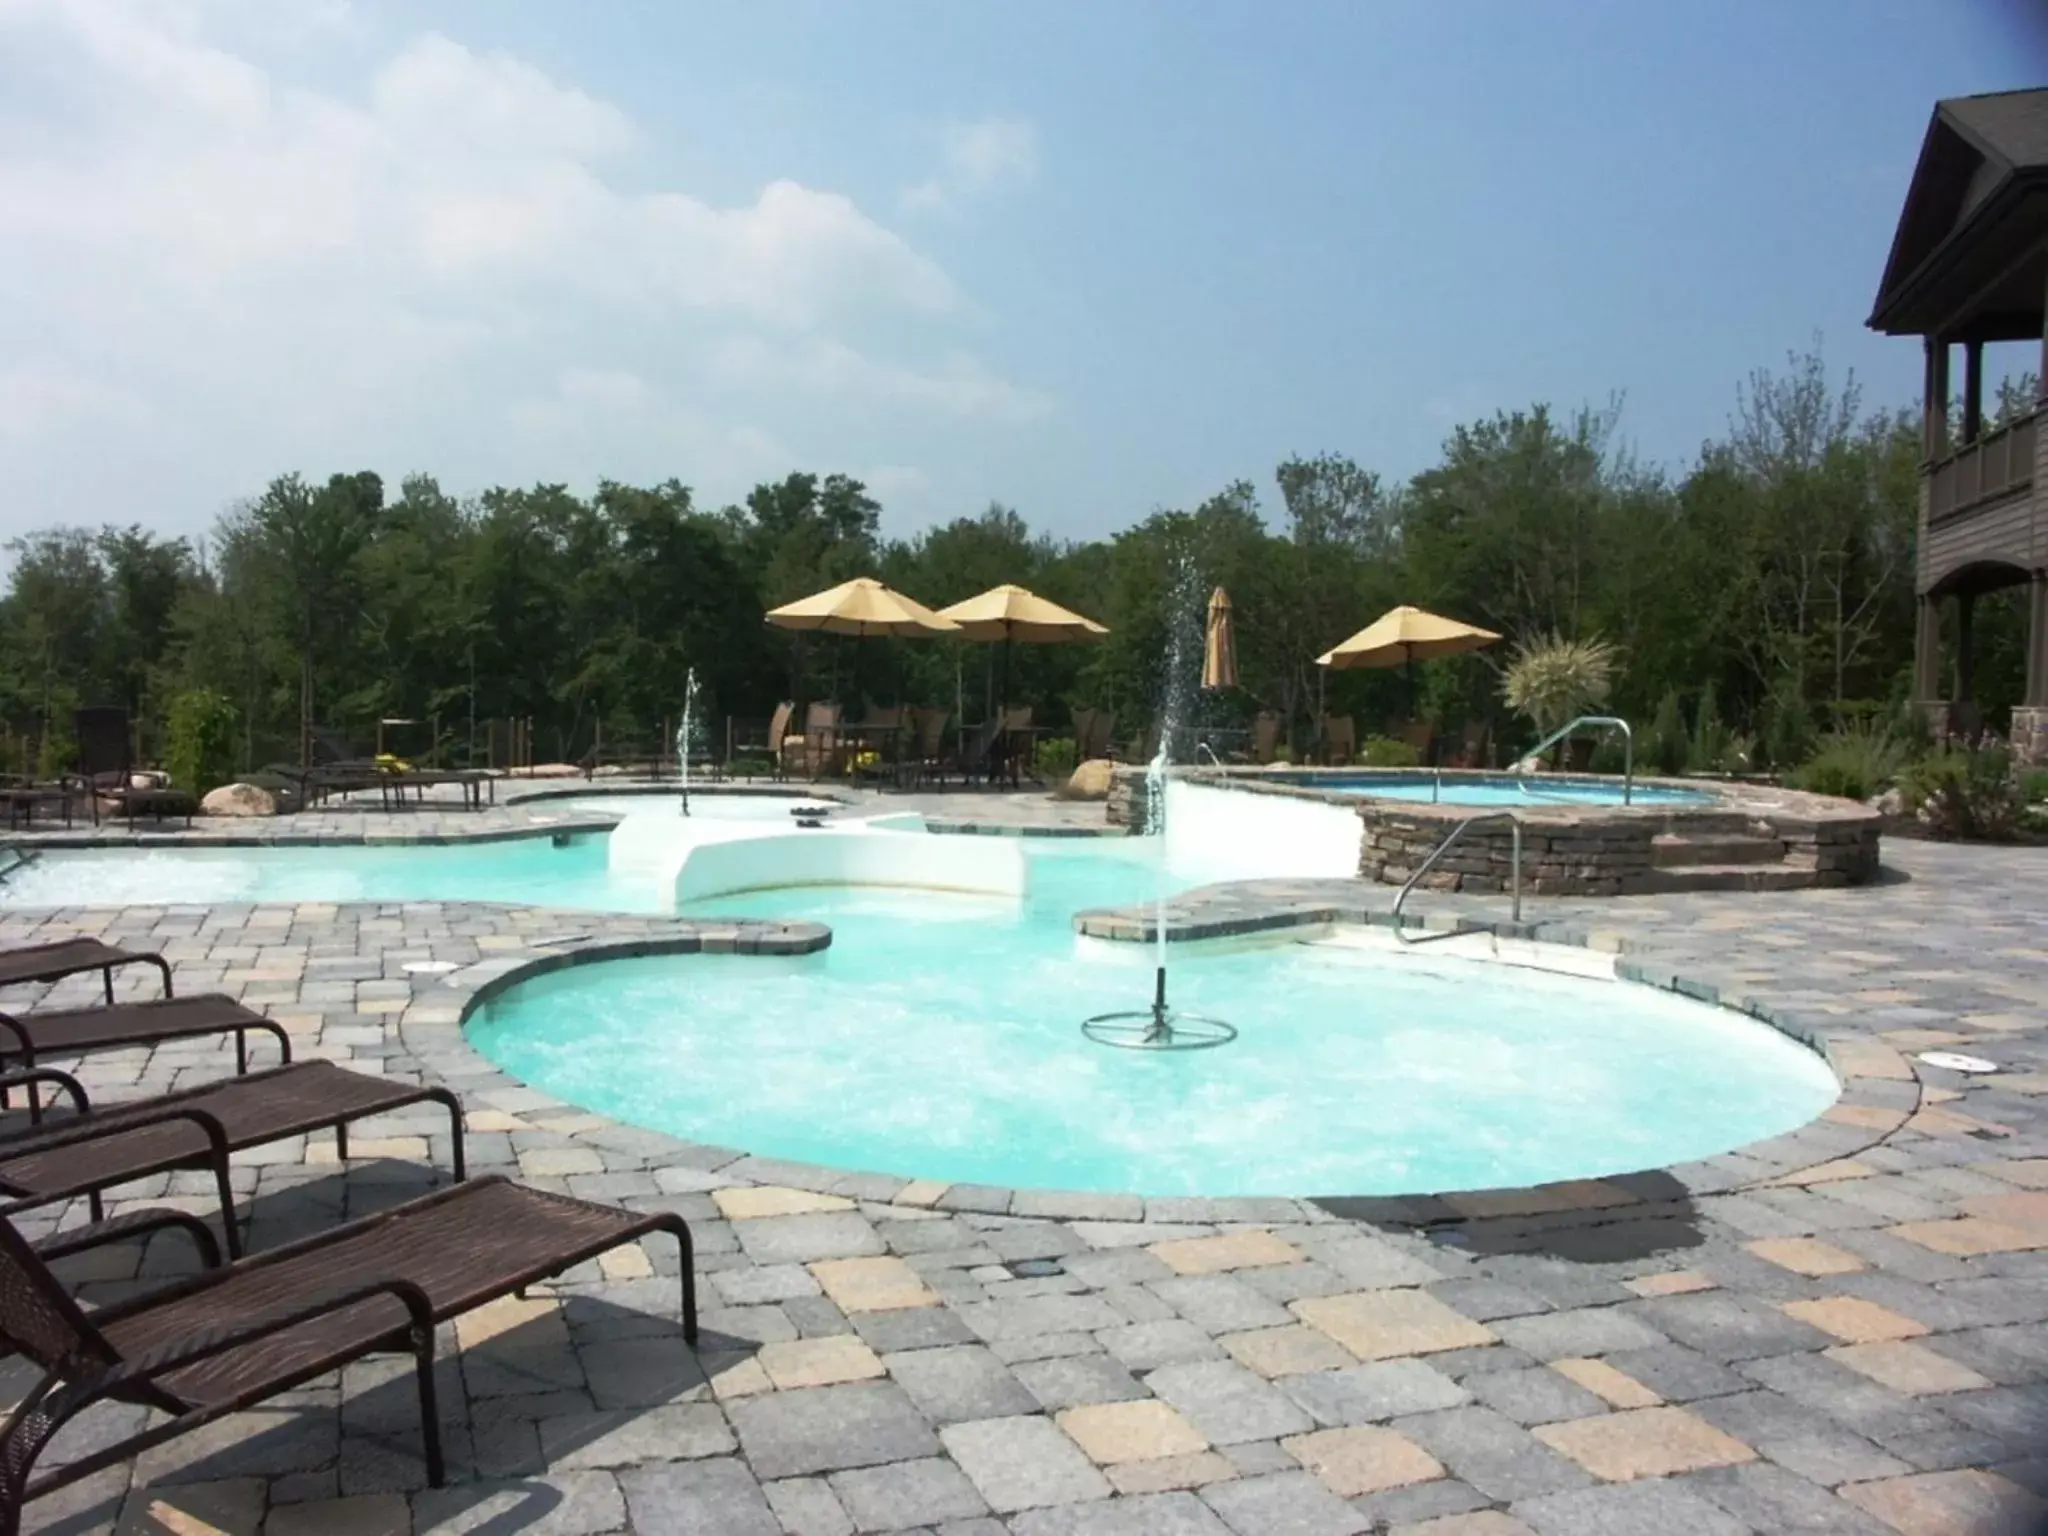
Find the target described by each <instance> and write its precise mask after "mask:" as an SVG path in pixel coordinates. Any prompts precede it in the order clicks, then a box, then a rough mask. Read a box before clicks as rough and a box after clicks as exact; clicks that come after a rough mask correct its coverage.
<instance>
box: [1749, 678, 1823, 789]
mask: <svg viewBox="0 0 2048 1536" xmlns="http://www.w3.org/2000/svg"><path fill="white" fill-rule="evenodd" d="M1760 745H1761V746H1762V748H1763V762H1764V765H1765V766H1766V767H1770V768H1775V769H1777V770H1779V771H1780V772H1783V771H1784V770H1785V769H1787V768H1790V767H1793V766H1794V765H1795V764H1798V763H1803V762H1805V761H1806V759H1807V758H1808V757H1810V756H1811V755H1812V753H1813V710H1812V709H1811V708H1810V707H1809V706H1808V705H1807V702H1806V690H1805V688H1804V687H1803V686H1802V685H1801V683H1800V681H1799V678H1798V677H1797V676H1796V675H1794V674H1793V673H1790V672H1788V673H1786V674H1785V675H1784V676H1783V677H1782V678H1780V679H1779V680H1778V683H1777V686H1776V687H1774V688H1772V689H1771V696H1770V697H1769V698H1768V699H1766V700H1765V701H1764V726H1763V732H1762V737H1761V741H1760Z"/></svg>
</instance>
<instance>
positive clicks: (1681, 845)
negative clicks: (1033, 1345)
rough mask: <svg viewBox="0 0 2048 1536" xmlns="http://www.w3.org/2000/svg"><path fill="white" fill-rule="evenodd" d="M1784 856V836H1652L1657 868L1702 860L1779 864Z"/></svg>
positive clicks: (1692, 864)
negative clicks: (1782, 837)
mask: <svg viewBox="0 0 2048 1536" xmlns="http://www.w3.org/2000/svg"><path fill="white" fill-rule="evenodd" d="M1784 858H1785V844H1784V842H1783V840H1782V839H1779V838H1775V837H1763V836H1758V835H1757V834H1755V833H1752V832H1746V831H1745V832H1732V833H1729V832H1724V833H1690V832H1688V833H1677V832H1662V833H1659V834H1658V835H1657V836H1656V837H1653V838H1651V839H1650V865H1651V867H1652V868H1654V869H1690V868H1693V867H1695V866H1698V865H1702V864H1715V865H1732V864H1778V863H1782V862H1783V860H1784Z"/></svg>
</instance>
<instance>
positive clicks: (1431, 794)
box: [1282, 772, 1716, 806]
mask: <svg viewBox="0 0 2048 1536" xmlns="http://www.w3.org/2000/svg"><path fill="white" fill-rule="evenodd" d="M1282 782H1283V783H1296V784H1300V785H1302V786H1303V787H1304V788H1313V789H1326V790H1330V791H1332V792H1333V793H1336V794H1340V795H1371V796H1373V797H1375V798H1377V799H1386V800H1427V801H1433V802H1440V803H1442V804H1445V805H1501V806H1543V805H1622V804H1633V805H1711V804H1712V803H1713V802H1714V800H1715V798H1716V797H1715V795H1714V794H1713V792H1712V791H1711V790H1703V789H1673V788H1670V787H1668V786H1664V785H1644V784H1638V785H1636V786H1635V788H1634V791H1633V792H1632V793H1631V794H1630V795H1629V797H1628V799H1627V800H1626V801H1624V799H1623V797H1622V789H1621V784H1620V782H1619V781H1618V780H1615V779H1574V778H1566V777H1562V776H1560V777H1555V778H1553V777H1550V776H1548V775H1536V774H1530V775H1527V776H1517V777H1509V776H1505V775H1503V776H1500V777H1497V778H1476V777H1471V778H1468V777H1461V776H1455V775H1454V776H1449V777H1446V778H1444V779H1442V780H1439V779H1437V778H1436V777H1435V776H1434V775H1432V774H1428V773H1423V772H1408V773H1358V774H1350V773H1346V774H1327V775H1326V774H1317V775H1316V776H1315V777H1314V778H1313V779H1285V780H1282Z"/></svg>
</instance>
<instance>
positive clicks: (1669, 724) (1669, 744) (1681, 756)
mask: <svg viewBox="0 0 2048 1536" xmlns="http://www.w3.org/2000/svg"><path fill="white" fill-rule="evenodd" d="M1691 756H1692V736H1691V734H1690V733H1689V732H1688V731H1687V730H1686V728H1685V710H1684V708H1683V707H1682V706H1681V705H1680V704H1679V701H1678V690H1677V689H1676V688H1673V689H1671V690H1670V691H1669V692H1668V693H1666V694H1665V695H1664V698H1663V701H1662V702H1661V703H1659V704H1658V705H1657V716H1656V718H1655V719H1654V720H1652V721H1651V722H1650V729H1649V732H1648V734H1647V735H1645V736H1644V738H1643V752H1642V760H1643V761H1642V766H1643V767H1644V768H1646V769H1649V770H1651V771H1653V772H1656V773H1661V774H1664V775H1666V776H1667V777H1668V776H1670V775H1672V774H1677V773H1683V772H1685V764H1686V760H1687V759H1688V758H1689V757H1691Z"/></svg>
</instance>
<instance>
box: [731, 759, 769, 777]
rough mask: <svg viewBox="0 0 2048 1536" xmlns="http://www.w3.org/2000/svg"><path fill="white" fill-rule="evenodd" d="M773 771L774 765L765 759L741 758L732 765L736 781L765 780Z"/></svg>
mask: <svg viewBox="0 0 2048 1536" xmlns="http://www.w3.org/2000/svg"><path fill="white" fill-rule="evenodd" d="M774 771H775V765H774V764H773V763H771V762H769V761H768V759H767V758H765V757H743V758H740V759H739V760H737V761H736V762H735V763H734V764H733V765H732V776H733V777H734V778H736V779H765V778H767V777H768V775H769V774H771V773H773V772H774Z"/></svg>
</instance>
